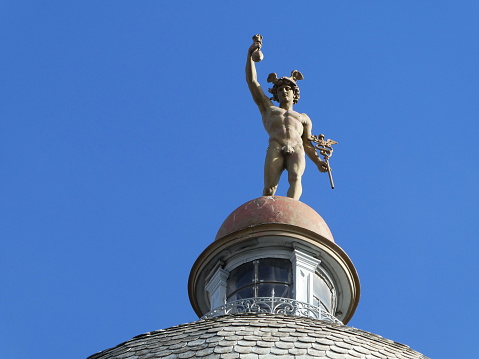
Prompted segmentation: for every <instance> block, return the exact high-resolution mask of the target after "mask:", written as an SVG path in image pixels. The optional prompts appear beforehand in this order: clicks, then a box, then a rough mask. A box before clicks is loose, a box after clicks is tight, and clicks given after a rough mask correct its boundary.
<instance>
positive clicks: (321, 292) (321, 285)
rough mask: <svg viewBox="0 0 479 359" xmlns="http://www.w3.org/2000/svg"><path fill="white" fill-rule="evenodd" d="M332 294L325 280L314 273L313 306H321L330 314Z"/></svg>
mask: <svg viewBox="0 0 479 359" xmlns="http://www.w3.org/2000/svg"><path fill="white" fill-rule="evenodd" d="M332 296H333V294H332V292H331V289H330V288H329V286H328V285H327V284H326V282H325V280H324V279H323V278H321V276H320V275H319V274H318V273H316V274H315V276H314V282H313V304H314V305H317V306H322V307H323V308H324V309H326V310H327V311H328V312H331V304H332Z"/></svg>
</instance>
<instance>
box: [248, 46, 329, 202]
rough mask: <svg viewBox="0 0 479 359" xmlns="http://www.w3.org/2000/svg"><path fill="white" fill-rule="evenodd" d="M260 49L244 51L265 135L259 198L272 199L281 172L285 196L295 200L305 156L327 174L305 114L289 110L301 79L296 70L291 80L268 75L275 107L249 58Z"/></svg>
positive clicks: (304, 164) (296, 96)
mask: <svg viewBox="0 0 479 359" xmlns="http://www.w3.org/2000/svg"><path fill="white" fill-rule="evenodd" d="M259 48H261V44H260V43H258V42H255V43H254V44H253V45H251V47H250V48H249V50H248V57H247V60H246V82H247V83H248V87H249V89H250V91H251V95H252V96H253V100H254V102H255V103H256V105H257V106H258V109H259V111H260V112H261V116H262V118H263V125H264V128H265V129H266V132H267V133H268V135H269V145H268V150H267V153H266V160H265V164H264V190H263V196H273V195H274V194H275V192H276V189H277V188H278V183H279V179H280V177H281V174H282V173H283V171H284V170H286V171H288V182H289V185H290V187H289V189H288V194H287V195H288V197H291V198H294V199H299V197H300V196H301V193H302V186H301V176H302V175H303V173H304V169H305V167H306V159H305V153H306V154H307V155H308V157H309V158H310V159H311V160H312V161H313V162H314V163H315V164H316V165H317V166H318V169H319V170H320V171H321V172H327V167H326V163H325V162H324V161H322V160H321V159H320V157H319V156H318V154H317V153H316V150H315V149H314V146H313V145H312V144H311V142H310V140H309V139H308V138H309V137H310V136H311V128H312V123H311V120H310V118H309V117H308V115H306V114H305V113H298V112H296V111H294V110H293V104H296V103H297V102H298V99H299V88H298V86H297V85H296V80H302V79H303V76H302V75H301V73H300V72H299V71H293V72H292V73H291V77H282V78H280V79H278V78H277V76H276V74H270V75H269V76H268V82H273V84H274V85H273V88H272V89H270V92H271V93H272V94H273V98H272V99H273V100H275V101H277V102H279V107H278V106H275V105H274V104H273V102H271V100H270V99H269V98H268V97H267V96H266V95H265V94H264V92H263V90H262V88H261V86H260V84H259V82H258V80H257V75H256V67H255V63H254V61H253V59H252V58H251V56H252V54H253V52H254V51H255V50H257V49H259Z"/></svg>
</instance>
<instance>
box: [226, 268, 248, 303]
mask: <svg viewBox="0 0 479 359" xmlns="http://www.w3.org/2000/svg"><path fill="white" fill-rule="evenodd" d="M253 281H254V263H253V262H249V263H245V264H242V265H240V266H239V267H237V268H235V269H233V270H232V271H231V273H230V275H229V277H228V288H227V295H228V296H229V295H231V293H233V292H234V291H236V290H238V289H239V288H242V287H245V286H247V285H251V284H253Z"/></svg>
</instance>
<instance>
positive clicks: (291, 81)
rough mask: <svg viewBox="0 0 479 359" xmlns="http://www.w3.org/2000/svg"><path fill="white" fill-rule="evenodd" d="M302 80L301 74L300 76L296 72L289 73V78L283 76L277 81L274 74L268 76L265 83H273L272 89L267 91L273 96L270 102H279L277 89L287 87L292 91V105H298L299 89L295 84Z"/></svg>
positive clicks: (276, 76) (299, 73)
mask: <svg viewBox="0 0 479 359" xmlns="http://www.w3.org/2000/svg"><path fill="white" fill-rule="evenodd" d="M303 78H304V77H303V74H301V72H299V71H298V70H293V71H291V76H290V77H286V76H284V77H281V78H279V79H278V75H276V74H275V73H271V74H269V76H268V79H267V81H268V82H271V83H273V87H272V88H270V89H268V91H269V93H270V94H272V95H273V97H271V100H273V101H276V102H280V100H279V97H278V89H280V88H282V87H285V86H287V87H289V88H291V90H292V91H293V96H294V97H293V104H296V103H298V100H299V87H298V85H297V84H296V81H298V80H302V79H303Z"/></svg>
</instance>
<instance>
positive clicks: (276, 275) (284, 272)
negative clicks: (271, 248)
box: [258, 258, 291, 283]
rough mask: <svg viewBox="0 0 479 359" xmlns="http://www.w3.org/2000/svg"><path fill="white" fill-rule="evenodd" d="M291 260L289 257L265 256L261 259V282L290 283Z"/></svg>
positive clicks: (259, 272) (259, 267)
mask: <svg viewBox="0 0 479 359" xmlns="http://www.w3.org/2000/svg"><path fill="white" fill-rule="evenodd" d="M290 278H291V262H290V261H289V260H288V259H280V258H264V259H260V260H259V264H258V279H259V281H260V282H283V283H290Z"/></svg>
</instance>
